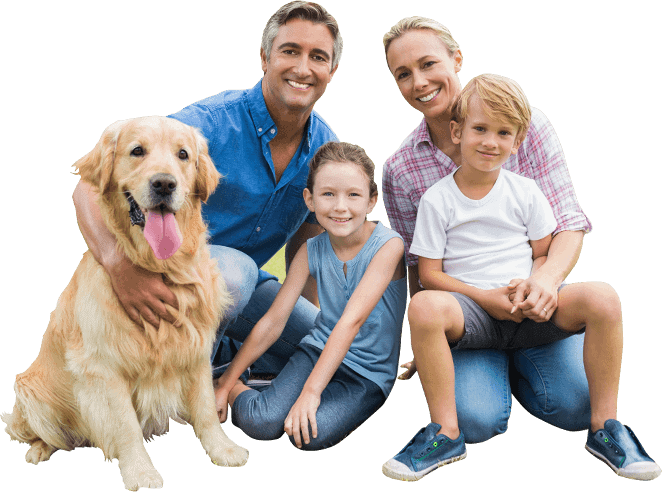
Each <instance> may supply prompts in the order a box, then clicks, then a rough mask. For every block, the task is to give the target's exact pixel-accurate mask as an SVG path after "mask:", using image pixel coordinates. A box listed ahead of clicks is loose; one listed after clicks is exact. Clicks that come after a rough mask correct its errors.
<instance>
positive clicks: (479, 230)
mask: <svg viewBox="0 0 662 494" xmlns="http://www.w3.org/2000/svg"><path fill="white" fill-rule="evenodd" d="M456 172H457V170H456ZM454 175H455V172H453V174H451V175H448V176H446V177H444V178H442V179H441V180H440V181H439V182H437V183H436V184H434V185H433V186H432V187H430V188H429V189H428V190H427V192H425V194H423V197H422V198H421V202H420V205H419V207H418V215H417V217H416V228H415V230H414V238H413V241H412V244H411V249H410V251H411V253H412V254H416V255H418V256H423V257H427V258H428V259H443V271H444V273H446V274H448V275H449V276H452V277H453V278H455V279H457V280H460V281H462V282H464V283H466V284H468V285H472V286H475V287H477V288H482V289H491V288H499V287H502V286H506V285H507V284H508V283H510V280H512V279H514V278H522V279H526V278H528V277H529V276H530V275H531V267H532V266H533V259H532V250H531V245H530V244H529V240H540V239H541V238H544V237H546V236H547V235H549V234H550V233H552V232H553V231H554V230H555V229H556V220H555V219H554V213H553V212H552V208H551V206H550V205H549V203H548V202H547V199H546V198H545V196H544V195H543V193H542V192H541V191H540V189H539V188H538V186H537V185H536V183H535V182H534V181H533V180H531V179H529V178H525V177H522V176H520V175H517V174H515V173H512V172H509V171H508V170H503V169H502V170H501V171H500V173H499V177H498V178H497V181H496V183H495V184H494V187H492V190H490V192H489V193H488V194H487V195H486V196H485V197H483V198H482V199H479V200H473V199H469V198H468V197H466V196H465V195H464V194H462V192H461V191H460V189H459V188H458V186H457V184H456V183H455V179H454V178H453V176H454Z"/></svg>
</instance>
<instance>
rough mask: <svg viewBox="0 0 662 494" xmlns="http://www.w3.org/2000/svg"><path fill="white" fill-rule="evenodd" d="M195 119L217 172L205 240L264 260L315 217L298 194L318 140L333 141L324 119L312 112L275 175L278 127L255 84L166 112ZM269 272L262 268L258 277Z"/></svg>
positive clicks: (205, 211)
mask: <svg viewBox="0 0 662 494" xmlns="http://www.w3.org/2000/svg"><path fill="white" fill-rule="evenodd" d="M170 117H172V118H175V119H177V120H179V121H181V122H183V123H185V124H188V125H191V126H193V127H197V128H198V129H200V131H201V132H202V134H203V135H204V136H205V138H206V139H207V141H208V144H209V155H210V156H211V159H212V160H213V161H214V164H215V165H216V169H217V170H218V171H219V172H220V173H221V174H222V175H223V178H222V179H221V182H220V184H219V186H218V188H217V189H216V192H215V193H214V194H213V195H212V196H211V197H210V198H209V200H208V201H207V204H206V205H205V206H204V207H203V217H204V219H205V221H206V222H207V223H208V226H209V233H210V235H211V238H210V243H211V244H214V245H223V246H225V247H231V248H233V249H237V250H239V251H241V252H244V253H245V254H247V255H249V256H250V257H251V258H252V259H253V260H254V261H255V263H256V264H257V265H258V267H262V265H264V264H265V263H266V262H267V261H268V260H269V259H270V258H271V257H272V256H273V255H274V254H275V253H276V252H278V250H279V249H280V248H281V247H282V246H283V245H285V243H286V242H287V241H288V240H289V239H290V238H291V237H292V235H294V233H295V232H296V231H297V230H298V229H299V227H300V226H301V224H302V223H303V222H304V221H308V222H312V223H315V217H314V215H313V214H312V213H310V212H309V211H308V208H307V207H306V204H305V202H304V200H303V189H304V188H305V186H306V179H307V177H308V162H309V161H310V159H311V158H312V157H313V155H314V154H315V151H317V148H319V147H320V146H321V145H322V144H324V143H325V142H327V141H337V140H338V138H337V137H336V135H335V134H334V133H333V131H332V130H331V128H330V127H329V126H328V124H327V123H326V122H325V121H324V120H323V119H322V118H321V117H320V116H319V115H318V114H317V113H316V112H314V111H313V112H312V113H311V114H310V118H309V119H308V123H307V125H306V130H305V132H304V137H303V139H302V140H301V144H300V145H299V148H298V149H297V151H296V153H295V154H294V157H293V158H292V161H291V162H290V163H289V164H288V165H287V168H286V169H285V171H284V172H283V175H282V176H281V178H280V181H278V182H276V173H275V169H274V163H273V160H272V159H271V149H270V147H269V142H270V141H271V139H273V138H274V137H275V136H276V134H277V133H278V129H277V128H276V124H275V123H274V121H273V119H272V118H271V115H270V114H269V111H268V110H267V105H266V103H265V101H264V96H263V95H262V80H260V82H258V83H257V84H256V85H255V86H254V87H253V88H251V89H246V90H233V91H224V92H222V93H220V94H217V95H215V96H211V97H209V98H207V99H204V100H202V101H199V102H197V103H194V104H192V105H190V106H187V107H186V108H184V109H183V110H181V111H179V112H177V113H175V114H173V115H170ZM269 278H274V277H273V276H271V275H269V274H268V273H266V272H265V271H262V270H260V277H259V279H258V284H260V283H261V282H263V281H265V280H267V279H269Z"/></svg>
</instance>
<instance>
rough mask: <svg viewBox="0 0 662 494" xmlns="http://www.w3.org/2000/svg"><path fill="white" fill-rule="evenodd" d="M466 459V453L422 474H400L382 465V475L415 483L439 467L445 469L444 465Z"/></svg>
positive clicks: (426, 469) (427, 469) (433, 466)
mask: <svg viewBox="0 0 662 494" xmlns="http://www.w3.org/2000/svg"><path fill="white" fill-rule="evenodd" d="M466 457H467V453H466V451H465V452H464V453H462V454H461V455H460V456H454V457H453V458H447V459H446V460H442V461H440V462H439V463H435V464H434V465H431V466H429V467H427V468H425V469H423V470H421V471H420V472H411V473H404V472H398V471H396V470H393V469H391V468H389V467H388V465H387V464H386V463H384V465H382V473H383V474H384V475H386V476H387V477H389V478H391V479H395V480H404V481H406V482H415V481H417V480H420V479H422V478H423V477H425V476H426V475H427V474H428V473H430V472H432V471H434V470H436V469H437V468H439V467H443V466H444V465H448V464H449V463H455V462H456V461H460V460H464V459H465V458H466Z"/></svg>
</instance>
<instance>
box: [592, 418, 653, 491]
mask: <svg viewBox="0 0 662 494" xmlns="http://www.w3.org/2000/svg"><path fill="white" fill-rule="evenodd" d="M586 450H587V451H588V452H589V453H591V454H593V455H594V456H596V457H597V458H599V459H600V460H602V461H604V462H605V463H606V464H607V465H609V466H610V467H611V469H612V470H613V471H614V472H616V474H618V475H620V476H621V477H626V478H628V479H636V480H653V479H654V478H656V477H658V476H659V475H660V473H661V470H660V467H659V466H658V465H657V463H655V462H654V461H653V459H652V458H651V457H650V456H648V455H647V454H646V451H644V448H643V446H642V445H641V443H640V442H639V440H638V439H637V436H635V435H634V432H632V429H630V428H629V427H628V426H627V425H623V424H621V423H620V422H619V421H618V420H614V419H609V420H607V421H606V422H605V425H604V429H600V430H598V431H596V432H595V433H592V432H591V429H590V428H589V430H588V439H587V440H586Z"/></svg>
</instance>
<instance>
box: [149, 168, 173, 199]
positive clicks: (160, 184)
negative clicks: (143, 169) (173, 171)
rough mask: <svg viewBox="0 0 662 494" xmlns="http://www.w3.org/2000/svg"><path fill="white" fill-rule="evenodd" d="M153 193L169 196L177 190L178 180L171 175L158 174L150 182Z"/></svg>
mask: <svg viewBox="0 0 662 494" xmlns="http://www.w3.org/2000/svg"><path fill="white" fill-rule="evenodd" d="M149 185H150V187H151V188H152V191H153V192H154V193H155V194H157V195H159V196H169V195H170V194H172V193H173V192H174V191H175V189H176V188H177V179H175V177H173V176H172V175H170V174H169V173H157V174H156V175H154V176H153V177H152V178H151V179H150V180H149Z"/></svg>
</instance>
